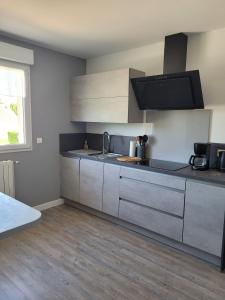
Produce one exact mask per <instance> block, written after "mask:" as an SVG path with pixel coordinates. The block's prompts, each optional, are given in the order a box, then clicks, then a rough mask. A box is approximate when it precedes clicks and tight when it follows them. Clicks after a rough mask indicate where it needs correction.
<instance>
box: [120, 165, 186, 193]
mask: <svg viewBox="0 0 225 300" xmlns="http://www.w3.org/2000/svg"><path fill="white" fill-rule="evenodd" d="M120 176H122V177H126V178H130V179H136V180H140V181H145V182H149V183H154V184H158V185H162V186H166V187H170V188H174V189H178V190H182V191H184V190H185V182H186V179H185V178H181V177H177V176H173V175H166V174H161V173H156V172H150V171H143V170H137V169H134V168H127V167H122V168H121V173H120Z"/></svg>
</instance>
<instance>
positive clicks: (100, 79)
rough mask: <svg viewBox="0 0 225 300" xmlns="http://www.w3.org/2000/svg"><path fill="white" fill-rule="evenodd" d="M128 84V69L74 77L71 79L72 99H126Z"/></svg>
mask: <svg viewBox="0 0 225 300" xmlns="http://www.w3.org/2000/svg"><path fill="white" fill-rule="evenodd" d="M128 83H129V69H128V68H126V69H119V70H113V71H108V72H100V73H94V74H88V75H82V76H76V77H74V78H73V79H72V98H73V99H76V100H78V99H99V98H108V97H109V98H111V97H121V96H126V97H128Z"/></svg>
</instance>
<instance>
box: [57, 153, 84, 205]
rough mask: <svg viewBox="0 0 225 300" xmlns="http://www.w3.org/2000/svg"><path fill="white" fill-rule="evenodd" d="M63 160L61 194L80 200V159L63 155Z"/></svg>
mask: <svg viewBox="0 0 225 300" xmlns="http://www.w3.org/2000/svg"><path fill="white" fill-rule="evenodd" d="M60 162H61V168H60V169H61V196H62V197H65V198H67V199H69V200H73V201H77V202H79V182H80V159H79V158H70V157H63V156H61V158H60Z"/></svg>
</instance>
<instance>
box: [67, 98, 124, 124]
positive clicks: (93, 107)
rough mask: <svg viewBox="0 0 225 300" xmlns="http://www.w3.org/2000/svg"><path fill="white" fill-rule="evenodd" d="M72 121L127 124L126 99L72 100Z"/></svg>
mask: <svg viewBox="0 0 225 300" xmlns="http://www.w3.org/2000/svg"><path fill="white" fill-rule="evenodd" d="M71 106H72V121H78V122H110V123H127V122H128V97H114V98H100V99H80V100H77V99H75V100H72V102H71Z"/></svg>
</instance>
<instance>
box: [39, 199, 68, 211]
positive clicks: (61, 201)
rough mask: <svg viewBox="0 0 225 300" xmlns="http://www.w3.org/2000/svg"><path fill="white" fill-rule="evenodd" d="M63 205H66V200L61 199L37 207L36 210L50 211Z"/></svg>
mask: <svg viewBox="0 0 225 300" xmlns="http://www.w3.org/2000/svg"><path fill="white" fill-rule="evenodd" d="M62 204H64V199H62V198H59V199H56V200H52V201H49V202H46V203H43V204H40V205H37V206H35V207H34V208H36V209H37V210H39V211H42V210H46V209H49V208H51V207H54V206H59V205H62Z"/></svg>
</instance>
